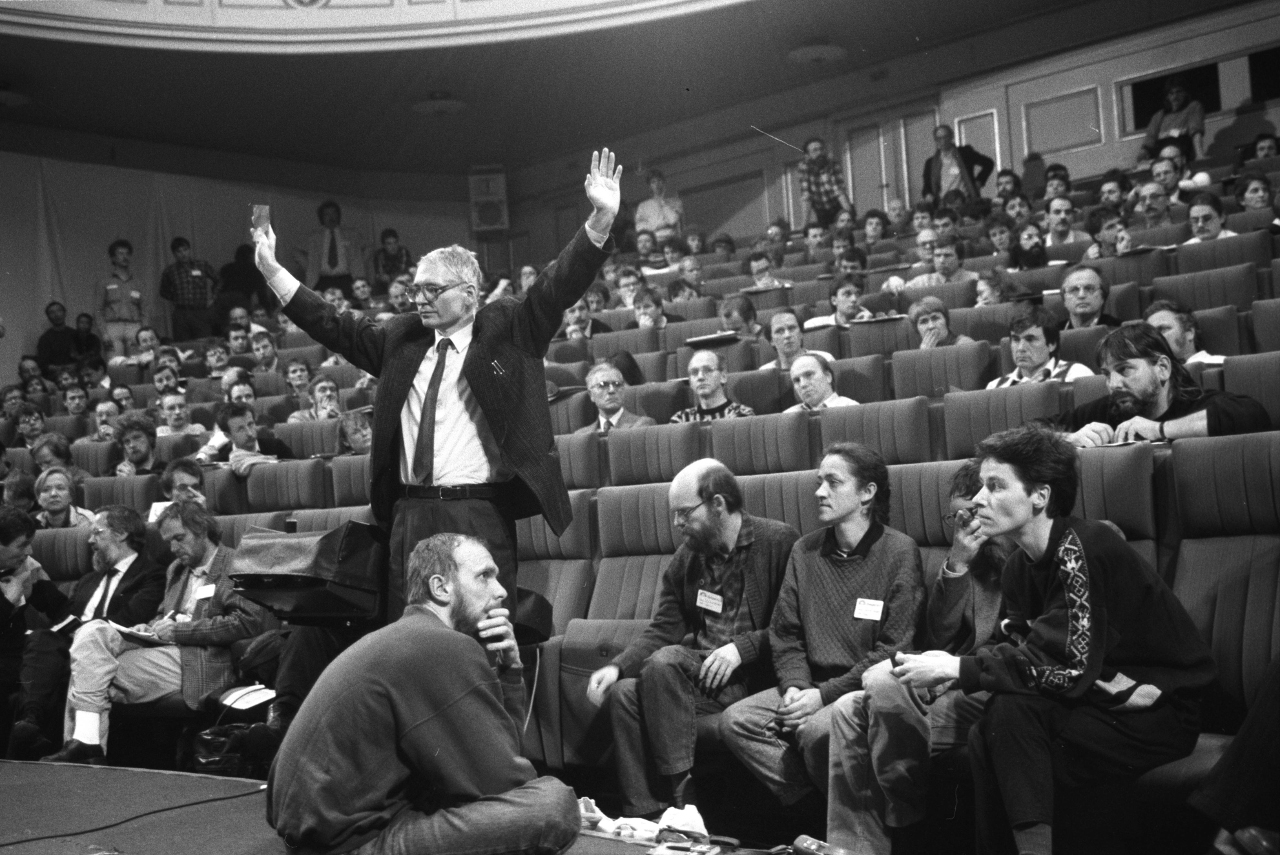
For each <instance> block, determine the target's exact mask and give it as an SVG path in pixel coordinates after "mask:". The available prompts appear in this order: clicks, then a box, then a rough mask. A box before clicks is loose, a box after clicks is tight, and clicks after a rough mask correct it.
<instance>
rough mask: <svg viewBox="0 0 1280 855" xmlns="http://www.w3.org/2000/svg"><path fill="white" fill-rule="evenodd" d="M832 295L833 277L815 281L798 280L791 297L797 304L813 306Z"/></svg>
mask: <svg viewBox="0 0 1280 855" xmlns="http://www.w3.org/2000/svg"><path fill="white" fill-rule="evenodd" d="M830 296H831V277H830V276H828V277H827V278H826V279H818V280H815V281H813V282H797V283H796V284H795V286H794V287H793V288H792V289H791V299H792V300H793V301H794V304H795V305H797V306H812V305H815V304H817V303H821V302H822V301H824V300H826V299H827V298H828V297H830Z"/></svg>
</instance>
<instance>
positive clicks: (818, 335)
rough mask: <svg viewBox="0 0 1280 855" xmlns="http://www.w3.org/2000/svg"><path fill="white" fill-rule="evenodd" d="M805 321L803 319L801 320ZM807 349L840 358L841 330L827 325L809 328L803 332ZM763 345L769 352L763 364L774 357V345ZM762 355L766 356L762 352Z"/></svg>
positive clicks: (762, 361)
mask: <svg viewBox="0 0 1280 855" xmlns="http://www.w3.org/2000/svg"><path fill="white" fill-rule="evenodd" d="M801 323H803V321H801ZM802 335H803V339H804V348H805V350H820V351H822V352H823V353H829V354H831V355H832V356H834V357H835V358H836V359H839V358H840V357H841V356H842V354H841V353H840V338H841V336H840V330H839V329H838V328H837V327H826V328H824V329H818V330H809V331H808V332H806V333H803V334H802ZM761 347H762V348H765V349H766V350H767V352H768V354H769V355H768V358H766V359H762V360H761V364H762V365H763V364H764V363H766V362H769V361H770V360H772V359H773V358H774V353H773V345H770V344H765V343H761ZM761 356H764V354H763V353H762V354H761Z"/></svg>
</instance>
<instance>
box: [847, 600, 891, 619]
mask: <svg viewBox="0 0 1280 855" xmlns="http://www.w3.org/2000/svg"><path fill="white" fill-rule="evenodd" d="M882 614H884V600H868V599H867V598H866V597H858V605H857V606H856V607H854V610H853V616H854V617H855V618H857V619H858V620H880V615H882Z"/></svg>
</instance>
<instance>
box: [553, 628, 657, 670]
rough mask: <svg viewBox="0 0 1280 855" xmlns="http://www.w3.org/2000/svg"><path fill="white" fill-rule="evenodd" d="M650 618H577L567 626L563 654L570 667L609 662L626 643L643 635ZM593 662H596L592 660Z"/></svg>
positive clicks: (598, 664) (564, 660)
mask: <svg viewBox="0 0 1280 855" xmlns="http://www.w3.org/2000/svg"><path fill="white" fill-rule="evenodd" d="M648 625H649V621H647V620H635V619H632V620H590V619H587V618H575V619H574V620H571V621H569V627H568V629H566V630H565V633H564V641H563V650H562V654H561V655H562V657H563V662H564V664H565V665H566V666H567V667H571V668H572V667H587V666H590V671H595V670H596V669H597V668H601V667H603V666H605V665H608V664H609V662H610V661H611V660H612V659H613V657H615V656H617V655H618V654H619V653H621V652H622V651H623V650H625V649H626V647H627V645H628V644H630V643H631V642H632V641H634V640H635V639H637V638H639V637H640V634H641V633H642V632H644V630H645V627H647V626H648ZM593 663H594V664H593Z"/></svg>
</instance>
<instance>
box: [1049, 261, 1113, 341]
mask: <svg viewBox="0 0 1280 855" xmlns="http://www.w3.org/2000/svg"><path fill="white" fill-rule="evenodd" d="M1109 296H1111V286H1110V285H1109V284H1107V280H1106V278H1105V277H1103V275H1102V273H1100V272H1099V271H1097V270H1095V269H1094V268H1092V267H1087V266H1085V265H1077V266H1076V267H1073V268H1071V270H1070V271H1068V272H1067V275H1066V277H1065V278H1064V279H1063V280H1062V304H1063V305H1064V306H1066V307H1067V317H1066V320H1064V321H1062V322H1061V323H1059V324H1058V329H1060V330H1078V329H1084V328H1085V327H1096V326H1104V327H1118V326H1120V323H1121V322H1120V319H1119V318H1117V317H1113V316H1112V315H1108V314H1107V313H1106V312H1104V311H1102V309H1103V307H1104V306H1106V304H1107V297H1109Z"/></svg>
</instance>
